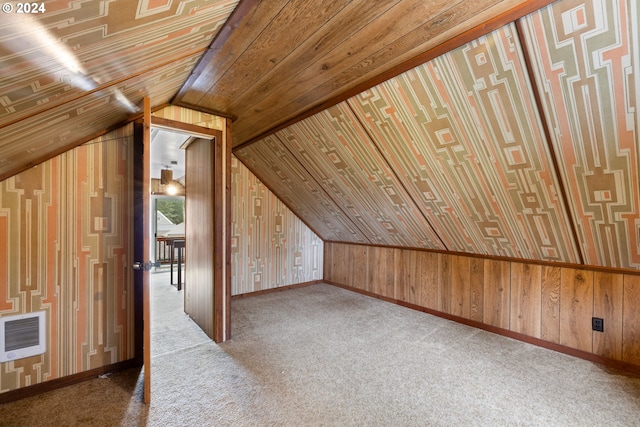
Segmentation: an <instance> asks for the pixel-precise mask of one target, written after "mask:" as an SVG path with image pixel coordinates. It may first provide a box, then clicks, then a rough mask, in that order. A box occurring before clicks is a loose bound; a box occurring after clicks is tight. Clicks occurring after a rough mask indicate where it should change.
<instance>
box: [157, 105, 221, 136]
mask: <svg viewBox="0 0 640 427" xmlns="http://www.w3.org/2000/svg"><path fill="white" fill-rule="evenodd" d="M151 115H152V116H154V117H160V118H162V119H167V120H174V121H177V122H182V123H189V124H192V125H196V126H201V127H203V128H209V129H216V130H224V127H225V123H226V121H225V119H224V118H223V117H219V116H214V115H213V114H209V113H203V112H201V111H195V110H191V109H189V108H184V107H177V106H175V105H168V106H166V107H164V108H161V109H159V110H157V111H153V112H152V113H151Z"/></svg>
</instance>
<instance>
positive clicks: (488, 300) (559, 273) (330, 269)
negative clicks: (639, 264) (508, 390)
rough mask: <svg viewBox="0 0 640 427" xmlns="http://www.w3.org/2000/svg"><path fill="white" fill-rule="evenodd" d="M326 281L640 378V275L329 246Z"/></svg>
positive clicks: (427, 252) (376, 247) (593, 268)
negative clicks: (596, 326) (600, 326)
mask: <svg viewBox="0 0 640 427" xmlns="http://www.w3.org/2000/svg"><path fill="white" fill-rule="evenodd" d="M324 279H325V281H327V282H329V283H332V284H334V285H338V286H342V287H347V288H349V289H353V290H356V291H360V292H362V293H365V294H367V295H371V296H375V297H379V298H382V299H385V300H388V301H392V302H396V303H398V304H402V305H405V306H408V307H411V308H415V309H418V310H422V311H425V312H428V313H431V314H435V315H438V316H441V317H445V318H448V319H451V320H456V321H459V322H461V323H465V324H469V325H472V326H476V327H480V328H482V329H486V330H490V331H492V332H496V333H499V334H502V335H506V336H509V337H512V338H516V339H520V340H523V341H527V342H530V343H533V344H536V345H540V346H543V347H548V348H551V349H553V350H556V351H562V352H565V353H568V354H572V355H575V356H578V357H582V358H586V359H589V360H592V361H596V362H599V363H607V364H609V365H613V366H616V367H618V368H622V369H625V370H629V371H633V372H635V373H640V272H637V273H636V272H634V271H626V270H625V271H624V272H618V271H615V270H612V269H599V268H595V267H584V268H582V267H578V266H569V265H564V264H563V265H554V264H545V263H529V262H524V261H514V260H501V259H493V258H485V257H480V256H475V255H460V254H449V253H438V252H429V251H423V250H413V249H403V248H390V247H379V246H366V245H356V244H345V243H333V242H325V245H324ZM592 317H599V318H602V319H604V332H595V331H593V330H592V324H591V320H592ZM591 356H593V357H591ZM608 362H611V363H608Z"/></svg>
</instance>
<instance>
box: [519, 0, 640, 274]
mask: <svg viewBox="0 0 640 427" xmlns="http://www.w3.org/2000/svg"><path fill="white" fill-rule="evenodd" d="M523 28H524V34H525V35H526V41H527V44H528V45H529V46H530V49H529V54H530V55H531V56H532V58H533V64H534V65H535V67H534V70H535V79H536V84H537V88H538V90H539V91H540V93H541V94H542V100H543V107H544V113H545V116H546V119H547V124H548V126H549V128H550V129H551V130H552V135H551V139H552V142H553V147H554V151H555V153H556V156H557V157H558V163H559V166H560V172H561V175H562V179H563V181H564V182H565V185H566V187H567V191H568V193H569V194H570V197H569V204H570V207H571V215H572V216H573V218H574V220H575V222H576V229H577V232H578V235H579V237H580V244H581V251H582V253H583V255H584V258H585V261H586V263H588V264H596V265H606V266H612V267H632V268H640V188H639V186H640V181H639V175H638V172H639V167H640V146H639V145H640V134H639V132H640V116H639V112H640V35H639V34H640V8H639V7H638V3H637V1H635V0H628V1H620V2H607V1H595V0H594V1H587V2H584V1H575V0H564V1H561V2H558V3H555V4H554V5H552V6H550V7H547V8H545V9H543V10H541V11H539V12H538V13H535V14H533V15H531V16H529V17H528V18H526V19H524V20H523Z"/></svg>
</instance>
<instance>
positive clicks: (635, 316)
mask: <svg viewBox="0 0 640 427" xmlns="http://www.w3.org/2000/svg"><path fill="white" fill-rule="evenodd" d="M623 292H624V301H623V304H624V305H623V329H622V330H623V336H622V360H623V361H624V362H627V363H633V364H634V365H640V276H631V275H625V276H624V291H623ZM606 327H607V325H606V323H605V328H606ZM605 330H606V329H605Z"/></svg>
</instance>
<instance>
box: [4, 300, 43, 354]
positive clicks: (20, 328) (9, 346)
mask: <svg viewBox="0 0 640 427" xmlns="http://www.w3.org/2000/svg"><path fill="white" fill-rule="evenodd" d="M46 330H47V329H46V316H45V312H44V311H38V312H35V313H27V314H18V315H14V316H3V317H0V362H9V361H12V360H17V359H22V358H25V357H29V356H35V355H36V354H42V353H44V352H45V351H46V350H47V345H46V338H45V332H46Z"/></svg>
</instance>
